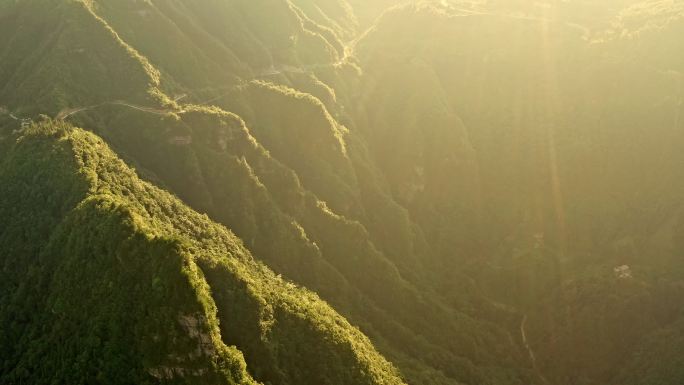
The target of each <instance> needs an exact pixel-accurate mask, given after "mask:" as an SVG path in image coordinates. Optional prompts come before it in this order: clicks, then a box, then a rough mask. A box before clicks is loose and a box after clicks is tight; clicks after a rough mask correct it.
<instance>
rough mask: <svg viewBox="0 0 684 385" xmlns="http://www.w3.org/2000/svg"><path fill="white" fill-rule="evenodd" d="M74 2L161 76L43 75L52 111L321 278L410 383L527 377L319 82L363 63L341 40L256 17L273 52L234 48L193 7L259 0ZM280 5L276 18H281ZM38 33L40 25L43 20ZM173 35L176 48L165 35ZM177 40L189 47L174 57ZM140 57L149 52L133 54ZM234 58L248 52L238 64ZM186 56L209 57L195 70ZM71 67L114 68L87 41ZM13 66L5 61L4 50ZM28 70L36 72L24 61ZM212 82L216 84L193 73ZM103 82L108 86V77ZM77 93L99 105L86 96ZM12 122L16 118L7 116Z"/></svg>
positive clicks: (322, 288) (276, 260) (315, 282)
mask: <svg viewBox="0 0 684 385" xmlns="http://www.w3.org/2000/svg"><path fill="white" fill-rule="evenodd" d="M298 4H299V3H298ZM69 5H70V6H71V7H73V8H70V10H71V12H76V9H77V10H78V12H81V9H82V8H83V7H85V8H84V9H86V10H87V11H88V12H89V13H90V14H91V16H92V17H94V18H95V19H97V20H101V21H104V22H105V23H106V24H105V25H106V26H107V28H109V29H111V30H113V31H116V34H115V35H111V36H109V37H107V36H103V37H102V38H103V39H106V40H110V39H112V38H113V37H114V36H115V37H116V39H120V40H121V41H125V42H126V43H125V47H127V48H126V50H125V51H126V52H131V50H134V51H132V52H136V54H135V55H133V56H131V58H132V60H133V63H134V65H135V66H138V68H140V69H145V68H147V66H148V63H152V64H150V65H154V67H153V68H154V71H153V72H156V73H158V74H159V76H158V79H159V81H158V84H159V86H158V87H157V86H155V87H152V88H149V86H148V85H147V82H144V83H145V84H144V85H143V84H138V85H137V86H136V87H135V88H132V89H140V90H151V91H144V92H147V94H152V95H153V97H152V98H148V99H145V100H140V101H138V100H134V101H132V102H129V101H128V99H125V97H122V96H119V95H118V94H116V93H111V96H110V97H111V99H110V100H111V101H110V102H104V103H103V102H101V101H100V99H93V100H81V99H79V98H81V96H79V95H76V94H73V92H74V91H73V90H71V89H70V88H67V87H66V86H65V85H63V84H59V83H51V82H52V81H51V80H50V79H46V80H43V81H45V82H46V84H54V88H56V89H60V90H61V91H62V92H63V94H64V95H65V97H64V98H63V100H64V102H63V103H62V104H61V105H60V106H55V107H52V106H46V107H45V108H41V109H38V111H39V112H46V113H49V114H57V112H58V111H59V108H58V107H60V108H61V107H69V108H66V109H63V110H62V111H67V112H68V113H67V114H57V115H61V116H66V117H67V119H70V120H73V121H76V122H78V123H79V125H81V126H84V127H88V128H89V129H90V130H93V131H95V132H97V133H98V134H100V135H101V136H102V137H103V138H104V139H105V140H106V141H107V142H108V143H110V144H111V145H112V146H113V147H114V148H115V149H117V151H119V152H120V153H121V154H122V155H123V156H124V158H125V159H126V160H127V161H128V162H130V163H131V164H132V165H134V166H135V167H136V168H138V169H139V170H140V171H141V173H143V174H144V175H145V176H146V177H147V178H149V179H150V180H152V181H154V182H155V183H157V184H159V185H161V186H163V187H165V188H168V189H170V190H171V191H173V192H174V193H176V194H177V195H178V196H179V197H180V198H182V199H183V200H184V201H185V202H187V203H188V204H190V205H191V206H192V207H193V208H195V209H197V210H199V211H200V212H206V213H207V214H208V215H209V216H210V217H211V218H212V219H214V220H217V221H219V222H221V223H223V224H225V225H227V226H228V227H229V228H231V229H232V230H234V231H235V232H236V233H237V235H238V236H240V237H241V238H242V239H243V240H244V241H245V243H246V245H247V246H248V247H249V248H250V249H251V250H252V251H254V252H255V254H256V255H258V256H259V257H260V258H262V259H263V261H264V262H266V263H267V264H268V265H269V266H270V267H271V268H273V269H274V270H275V271H276V272H277V273H280V274H283V275H284V276H285V277H287V278H289V279H292V280H294V281H295V282H297V283H300V284H302V285H305V286H306V287H308V288H310V289H312V290H315V291H316V292H318V293H319V294H320V295H321V296H322V297H323V298H324V299H325V300H326V301H329V302H330V303H331V304H332V305H333V306H334V307H335V308H336V309H338V310H339V311H340V312H342V314H344V315H345V316H346V317H348V318H349V319H350V320H351V321H352V322H353V323H354V324H357V325H359V327H360V328H361V329H362V330H363V331H364V332H365V333H366V334H368V335H369V336H370V337H371V338H372V340H373V342H374V343H375V344H376V346H377V347H378V349H380V350H381V351H382V352H383V354H385V355H387V356H388V357H390V358H391V359H392V360H393V361H394V362H396V363H397V364H398V365H399V366H400V367H401V369H402V372H403V373H404V374H405V375H406V376H407V377H408V378H410V379H411V382H413V383H424V382H426V381H430V382H433V383H451V384H453V383H457V382H468V383H487V382H491V381H495V379H497V378H505V380H504V381H506V383H511V384H515V383H525V382H526V381H527V380H526V378H528V377H529V369H528V368H526V367H525V366H526V363H525V359H524V356H523V354H522V352H523V351H522V349H521V348H520V347H519V346H517V344H516V343H515V342H514V341H513V340H511V339H510V338H508V333H507V330H506V327H505V326H501V325H497V324H495V323H493V322H490V321H487V320H484V321H481V322H478V321H477V320H476V319H475V318H474V317H473V315H472V314H468V313H466V312H463V311H461V309H454V308H450V306H448V305H446V304H444V303H443V302H441V301H440V300H439V299H438V296H437V295H434V294H432V293H431V292H430V291H431V290H432V288H431V284H430V280H429V278H427V277H425V274H424V273H425V270H424V269H422V268H421V267H420V265H421V262H420V259H419V258H418V256H420V255H423V254H424V253H429V251H428V250H427V248H426V244H425V242H424V240H423V239H422V235H421V234H420V231H418V230H417V229H416V228H415V227H414V225H413V224H412V223H411V222H410V221H409V220H408V215H407V211H406V209H405V208H403V207H401V205H400V204H398V203H397V202H396V201H395V200H394V199H393V198H392V196H391V193H390V191H389V189H388V187H387V185H386V183H385V181H384V177H383V176H382V175H381V173H380V171H379V170H378V168H377V166H376V165H375V164H374V161H373V159H371V157H370V156H369V154H368V149H367V146H366V144H365V143H364V141H363V138H361V137H359V136H358V135H357V134H356V133H355V132H353V131H351V130H350V129H348V128H347V127H345V126H344V125H342V124H341V123H340V122H339V121H338V119H343V118H344V113H343V112H342V109H343V108H342V107H343V106H341V104H339V103H338V102H337V101H336V96H335V95H336V94H335V90H334V89H332V88H331V87H330V86H328V85H326V84H325V83H324V82H323V81H321V80H320V79H321V78H324V79H326V81H330V82H332V81H335V80H336V79H338V78H339V77H340V76H350V77H352V76H356V75H354V74H355V73H356V72H355V71H354V66H353V64H347V63H334V61H336V59H337V57H339V56H341V55H340V53H339V52H338V53H337V54H335V53H327V54H325V55H322V56H317V57H313V58H312V57H311V56H310V55H309V53H308V52H313V51H311V50H314V51H316V52H324V51H325V52H328V51H327V50H328V48H325V47H328V46H330V45H332V46H335V45H336V44H332V43H330V41H329V40H328V39H327V38H326V40H328V42H327V43H326V42H323V41H322V40H321V39H320V38H316V39H314V40H312V41H311V42H309V43H304V42H300V43H298V44H295V45H292V44H290V43H289V42H288V41H285V40H278V37H279V36H281V35H283V32H282V31H280V32H278V33H276V34H275V35H271V34H270V33H269V32H268V31H267V30H264V31H258V36H259V37H258V39H259V40H260V41H262V43H263V44H265V45H266V46H267V47H269V48H268V49H267V52H269V53H275V52H280V54H278V56H277V57H276V58H275V59H274V61H273V63H268V62H264V61H263V60H261V59H259V60H254V61H253V60H252V59H251V58H250V56H249V55H246V54H244V53H238V52H240V51H239V50H238V49H237V48H236V47H234V46H233V45H232V44H231V43H229V42H226V41H224V40H222V38H221V36H224V35H225V36H228V35H230V36H232V35H231V34H230V33H228V32H225V31H224V32H219V31H218V30H212V31H211V32H208V31H206V30H203V31H202V32H201V33H200V32H199V31H198V30H197V28H199V27H198V26H203V27H202V28H205V27H207V28H208V26H210V25H211V24H209V23H205V22H202V21H201V20H203V19H201V17H206V16H207V14H208V13H211V14H216V15H221V14H223V12H228V10H229V9H233V10H235V8H230V7H241V8H240V9H241V10H242V11H241V12H246V13H248V15H247V16H244V17H242V19H244V22H246V21H247V20H252V18H254V17H261V16H258V15H255V14H254V13H258V12H259V9H260V8H259V7H258V4H256V3H250V4H247V3H244V4H243V3H240V2H221V3H217V4H212V5H209V4H205V5H203V6H199V5H198V6H197V7H194V8H187V7H185V6H183V5H182V4H180V3H175V2H154V3H140V4H138V5H139V6H140V9H139V10H137V11H135V12H134V13H135V14H132V13H131V11H130V9H129V8H126V7H125V2H121V3H119V2H107V3H102V4H100V3H98V2H93V3H88V4H86V5H84V4H79V3H77V2H76V3H69ZM279 7H280V6H278V7H275V8H274V9H273V11H274V12H276V11H278V9H281V8H279ZM225 8H229V9H228V10H226V9H225ZM174 9H175V10H174ZM283 9H284V8H282V9H281V10H283ZM287 9H289V10H290V11H292V9H293V8H292V7H291V6H288V7H287ZM302 9H304V6H302V8H300V9H299V11H301V10H302ZM180 10H182V11H180ZM29 11H30V12H38V10H37V9H36V8H35V4H34V8H29V9H28V10H23V11H22V10H21V9H16V10H15V12H17V13H15V14H13V16H15V17H17V15H19V14H23V13H22V12H27V13H28V12H29ZM138 11H140V12H138ZM209 11H211V12H209ZM290 11H288V12H290ZM299 11H297V10H294V11H293V12H295V13H297V12H299ZM65 12H66V11H65ZM198 12H203V15H204V16H202V15H196V13H198ZM231 12H232V11H231ZM283 12H284V13H283V14H278V15H273V17H274V18H275V19H277V20H280V19H282V18H284V17H286V18H287V17H290V16H284V15H289V14H290V13H287V12H285V11H284V10H283ZM228 13H230V12H228ZM227 15H228V14H227V13H226V15H225V17H228V16H227ZM26 17H28V16H26ZM141 17H142V18H143V19H142V20H139V19H140V18H141ZM231 17H233V18H234V17H235V15H232V16H231ZM311 19H312V20H313V19H314V17H313V16H312V17H311ZM343 19H344V18H342V19H339V20H343ZM7 20H9V19H7ZM189 20H192V22H191V21H189ZM8 22H9V21H8ZM251 23H253V24H252V26H251V27H249V26H246V27H245V30H243V31H242V32H241V33H240V36H242V37H240V38H237V37H235V36H232V38H233V39H238V40H240V41H244V39H246V38H247V37H246V36H247V34H248V33H256V32H257V29H258V28H257V26H259V25H260V24H259V22H258V21H252V22H251ZM285 24H286V25H285V26H283V27H282V28H290V29H291V30H288V32H287V34H298V33H307V32H306V31H311V28H314V27H310V28H304V27H302V24H297V23H289V22H288V23H285ZM305 24H306V23H305ZM149 25H154V26H155V31H150V30H149ZM301 28H303V29H301ZM331 28H332V27H331ZM159 31H165V32H164V33H159ZM297 31H299V32H297ZM302 31H304V32H302ZM208 33H211V34H212V36H213V37H212V38H209V37H207V34H208ZM342 34H344V32H343V31H341V32H339V35H340V36H341V35H342ZM276 35H277V36H276ZM31 36H34V37H35V36H42V35H41V32H40V31H36V32H35V35H34V34H31ZM269 36H270V37H269ZM320 36H323V35H320ZM214 37H215V38H216V39H214ZM243 37H244V39H243ZM217 39H218V40H219V42H217V41H216V40H217ZM272 39H275V40H272ZM331 39H332V38H331ZM207 41H212V42H214V43H212V44H206V42H207ZM200 42H201V43H202V44H200ZM101 44H102V45H106V44H109V42H107V41H103V42H102V43H101ZM171 44H178V45H179V47H182V48H180V49H179V47H175V46H174V49H169V46H171ZM133 47H135V48H133ZM180 52H182V53H183V55H184V57H183V58H177V57H176V56H177V55H179V53H180ZM140 55H145V58H144V59H140V60H137V64H136V58H138V57H139V56H140ZM242 55H245V56H244V57H242ZM336 55H337V56H336ZM238 56H240V61H241V62H242V63H241V64H239V63H238V64H235V63H234V62H233V59H232V58H235V57H238ZM307 58H308V59H307ZM195 62H197V63H200V62H201V63H202V64H201V65H200V66H199V67H197V68H194V67H193V63H195ZM212 62H215V63H219V64H220V63H224V62H225V63H226V65H227V66H226V67H225V72H221V73H218V72H214V71H213V70H212V68H213V67H212V66H213V65H214V64H212ZM183 63H186V64H183ZM307 63H314V64H307ZM172 65H173V66H176V65H178V66H177V67H171V66H172ZM271 65H272V67H273V68H271V69H269V68H268V67H266V70H268V71H266V72H267V73H266V74H265V75H263V76H264V77H266V78H268V80H269V81H249V82H248V80H251V77H252V76H255V77H261V76H260V75H259V74H261V73H263V69H264V66H271ZM77 66H83V67H91V66H93V67H95V68H102V70H103V71H104V72H107V71H108V70H107V67H106V66H104V67H103V66H101V65H100V64H99V62H98V57H97V56H95V57H91V56H87V55H86V56H85V57H83V58H82V60H81V61H80V64H78V65H77ZM157 67H158V69H157ZM8 68H13V67H12V66H11V65H10V64H8ZM195 70H196V72H195ZM233 71H234V72H233ZM310 71H314V72H315V74H313V76H312V77H309V76H307V72H310ZM250 72H251V74H250ZM23 75H24V76H27V77H28V78H31V77H32V75H31V73H30V72H26V73H23ZM319 76H320V78H319ZM195 79H196V82H195ZM131 80H133V79H131ZM214 83H217V84H218V85H219V87H218V88H215V89H205V87H199V89H198V87H197V86H202V85H203V84H214ZM70 84H77V85H79V86H80V87H87V86H88V85H87V84H88V83H87V79H86V78H75V79H74V80H73V83H70ZM338 84H341V83H339V82H338ZM153 85H154V84H153ZM224 85H225V86H226V87H224V88H221V87H223V86H224ZM291 87H302V88H303V89H304V90H307V92H310V93H311V94H305V93H303V92H301V91H296V90H294V89H292V88H291ZM101 89H102V92H107V91H106V90H107V86H106V84H104V85H103V86H102V87H101ZM160 89H161V90H164V91H165V92H168V93H170V94H173V95H182V93H185V94H186V95H187V96H186V98H185V99H184V100H189V101H195V102H197V103H198V104H200V103H201V104H205V102H206V100H210V102H209V103H216V104H218V105H220V106H221V107H222V108H224V109H226V110H230V111H234V112H237V113H239V114H240V117H242V118H244V122H243V121H242V119H241V118H240V117H237V116H235V115H233V114H228V113H225V112H223V111H221V110H219V109H217V108H212V107H206V106H193V105H183V104H182V102H183V101H184V100H180V101H179V102H177V103H173V102H169V99H170V98H169V97H166V96H165V95H164V94H163V93H161V92H160V91H159V90H160ZM312 94H315V95H318V96H319V97H320V99H319V97H316V96H313V95H312ZM120 98H121V99H120ZM105 99H106V97H105ZM5 100H7V101H5V102H3V104H6V105H8V106H9V108H10V110H12V111H15V112H16V110H17V105H15V104H13V103H12V102H10V101H11V96H8V99H5ZM79 106H86V107H88V106H93V107H92V108H87V109H84V110H80V109H79V108H77V107H79ZM74 111H75V112H74ZM71 112H74V113H73V114H70V113H71ZM17 113H18V112H17ZM350 123H353V122H350ZM15 124H16V123H14V122H11V121H10V125H9V126H10V127H15ZM311 143H318V145H316V146H311V145H310V144H311ZM463 282H464V286H468V284H467V282H466V281H465V280H463ZM478 301H480V300H475V301H473V302H478ZM483 304H484V305H483V306H485V307H486V306H490V305H489V304H488V303H486V301H483ZM493 311H494V312H503V313H506V311H503V310H493ZM417 315H421V316H417ZM407 346H408V347H411V348H410V349H407ZM490 368H495V369H490Z"/></svg>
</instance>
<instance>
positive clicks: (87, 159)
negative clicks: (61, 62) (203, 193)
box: [0, 122, 401, 384]
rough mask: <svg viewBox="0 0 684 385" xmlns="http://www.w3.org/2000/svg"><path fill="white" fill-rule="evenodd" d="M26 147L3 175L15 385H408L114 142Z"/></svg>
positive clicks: (7, 362)
mask: <svg viewBox="0 0 684 385" xmlns="http://www.w3.org/2000/svg"><path fill="white" fill-rule="evenodd" d="M13 141H14V142H15V143H16V144H14V145H12V146H11V148H9V149H8V150H7V151H4V152H3V157H2V162H1V163H2V167H1V172H0V180H1V181H2V183H0V185H1V186H3V187H2V191H1V193H0V195H1V196H2V200H1V201H2V208H1V209H0V212H2V215H3V218H6V220H5V221H3V227H2V229H1V231H0V243H1V244H2V247H0V249H1V250H2V252H1V258H0V259H1V260H2V266H3V269H2V276H3V277H2V278H3V279H2V290H0V293H2V299H1V300H0V303H1V305H0V309H2V311H0V314H1V316H2V318H3V319H2V324H3V325H5V326H6V327H3V328H2V333H1V334H0V340H1V341H2V342H3V343H2V346H3V349H2V350H1V351H2V356H3V357H2V358H3V359H2V361H3V362H4V365H3V367H2V374H0V377H2V378H3V380H7V381H9V382H25V381H29V382H46V381H48V379H49V381H55V380H58V381H68V382H88V383H91V382H107V383H112V382H111V381H118V382H117V383H130V382H136V383H152V382H158V381H161V382H166V381H176V382H183V383H186V382H192V383H219V382H220V383H254V382H253V380H252V379H251V378H252V377H254V378H256V379H257V380H259V381H266V382H272V383H284V384H285V383H296V384H306V383H309V384H324V383H330V384H335V383H350V384H351V383H359V384H361V383H364V384H374V383H377V384H379V383H382V384H390V383H397V384H398V383H401V381H400V380H399V379H398V378H397V377H396V376H395V374H394V370H393V369H392V367H391V366H390V365H389V364H388V363H387V362H386V361H385V360H384V359H383V358H381V357H380V356H379V355H378V354H377V353H375V351H374V349H373V348H372V346H371V345H370V343H369V342H368V340H367V339H366V338H365V337H364V336H363V335H362V334H361V333H360V332H359V331H358V330H356V329H354V328H353V327H351V326H350V325H349V324H348V323H347V322H346V321H345V320H344V319H343V318H341V317H340V316H339V315H337V314H336V313H335V312H334V311H333V310H332V309H331V308H330V307H328V306H327V305H326V304H325V303H323V302H322V301H321V300H319V299H318V297H317V296H315V295H314V294H312V293H310V292H307V291H305V290H303V289H300V288H297V287H295V286H294V285H293V284H291V283H289V282H285V281H283V280H282V279H281V278H280V277H278V276H276V275H275V274H273V273H272V272H270V271H269V270H268V269H267V268H265V267H264V266H263V265H262V264H260V263H258V262H256V261H255V260H254V259H253V258H252V257H251V255H250V254H249V252H248V251H247V250H246V249H245V248H244V247H243V246H242V244H241V242H240V241H239V240H238V239H237V238H236V237H235V236H234V235H233V234H232V233H230V232H229V231H227V230H226V229H225V228H223V227H221V226H219V225H216V224H213V223H212V222H210V221H209V220H208V219H207V218H206V216H202V215H199V214H196V213H194V212H192V211H191V210H189V209H188V208H186V207H185V206H183V205H182V204H181V203H180V202H179V201H178V200H177V199H175V198H174V197H172V196H171V195H169V194H167V193H165V192H162V191H161V190H159V189H157V188H154V187H152V186H151V185H149V184H147V183H145V182H142V181H140V180H139V179H137V177H136V175H135V174H134V173H133V172H132V171H131V170H130V169H128V168H127V167H126V166H125V165H124V164H123V163H122V162H121V161H120V160H118V159H117V158H116V156H115V155H114V154H113V153H112V152H111V151H110V150H109V149H108V148H107V146H106V145H105V144H104V143H103V142H102V140H101V139H99V138H97V137H95V136H94V135H91V134H87V133H85V132H83V131H81V130H79V129H73V128H70V127H68V126H65V125H63V124H57V123H49V122H48V123H41V124H40V125H38V126H32V127H31V128H29V129H27V130H25V131H23V132H22V133H20V134H19V136H18V137H15V138H13ZM39 202H41V203H39ZM56 347H57V348H56ZM55 348H56V349H55ZM238 349H239V350H238ZM240 351H242V353H241V352H240ZM243 354H244V359H243ZM245 361H246V362H247V364H245ZM248 373H249V374H248ZM43 376H46V377H43Z"/></svg>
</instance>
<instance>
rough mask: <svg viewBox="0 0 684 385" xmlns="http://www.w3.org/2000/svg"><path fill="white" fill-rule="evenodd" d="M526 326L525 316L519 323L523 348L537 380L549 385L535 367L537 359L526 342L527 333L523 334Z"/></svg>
mask: <svg viewBox="0 0 684 385" xmlns="http://www.w3.org/2000/svg"><path fill="white" fill-rule="evenodd" d="M526 325H527V314H525V316H524V317H523V319H522V322H520V336H521V337H522V342H523V346H524V347H525V349H526V350H527V353H528V354H529V356H530V361H531V362H532V369H534V372H535V374H536V375H537V377H539V379H540V380H541V381H542V382H543V383H544V384H549V381H548V380H547V379H546V378H545V377H544V375H543V374H542V373H541V371H540V370H539V367H538V366H537V357H536V356H535V355H534V351H533V350H532V348H531V347H530V344H529V342H528V341H527V333H526V332H525V326H526Z"/></svg>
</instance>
